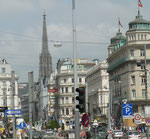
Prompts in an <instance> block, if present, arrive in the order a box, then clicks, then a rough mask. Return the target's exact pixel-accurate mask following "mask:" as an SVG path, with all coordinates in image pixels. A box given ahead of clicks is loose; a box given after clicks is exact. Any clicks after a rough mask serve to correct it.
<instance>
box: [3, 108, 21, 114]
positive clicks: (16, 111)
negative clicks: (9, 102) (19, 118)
mask: <svg viewBox="0 0 150 139" xmlns="http://www.w3.org/2000/svg"><path fill="white" fill-rule="evenodd" d="M5 114H6V115H21V114H22V110H21V109H14V110H5Z"/></svg>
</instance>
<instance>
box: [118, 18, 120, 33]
mask: <svg viewBox="0 0 150 139" xmlns="http://www.w3.org/2000/svg"><path fill="white" fill-rule="evenodd" d="M119 22H120V19H119V17H118V32H120V24H119Z"/></svg>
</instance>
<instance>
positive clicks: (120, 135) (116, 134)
mask: <svg viewBox="0 0 150 139" xmlns="http://www.w3.org/2000/svg"><path fill="white" fill-rule="evenodd" d="M112 137H113V138H123V131H121V130H114V131H113V133H112Z"/></svg>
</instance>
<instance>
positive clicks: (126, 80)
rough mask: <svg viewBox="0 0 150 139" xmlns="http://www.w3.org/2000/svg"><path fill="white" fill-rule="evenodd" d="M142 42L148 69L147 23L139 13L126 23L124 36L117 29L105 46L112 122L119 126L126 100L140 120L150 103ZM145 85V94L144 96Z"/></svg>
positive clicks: (149, 28) (149, 37) (149, 39)
mask: <svg viewBox="0 0 150 139" xmlns="http://www.w3.org/2000/svg"><path fill="white" fill-rule="evenodd" d="M144 45H146V61H147V71H149V69H150V22H149V21H146V20H144V19H143V17H142V16H141V15H140V14H138V15H137V16H136V18H135V20H133V21H132V22H130V23H129V30H128V31H127V32H126V37H125V36H123V35H122V33H121V32H120V30H119V31H118V33H117V34H116V36H115V37H114V38H112V39H111V44H110V46H109V47H108V54H109V56H108V59H107V60H108V64H109V68H108V73H109V80H110V91H111V98H112V111H111V112H112V115H113V116H114V118H115V120H116V121H115V124H118V125H119V124H120V123H121V122H122V120H121V119H122V104H123V103H124V102H125V101H126V102H127V103H132V105H133V113H141V114H142V118H143V120H144V118H145V117H144V116H145V115H144V106H145V105H150V101H149V99H150V88H149V81H148V78H149V74H148V73H147V72H146V73H147V78H145V77H146V76H145V71H146V70H145V66H144V60H145V51H144ZM139 62H140V64H139ZM146 81H148V82H146ZM147 83H148V85H147ZM146 86H147V87H146ZM146 88H147V92H148V97H146V96H147V94H146Z"/></svg>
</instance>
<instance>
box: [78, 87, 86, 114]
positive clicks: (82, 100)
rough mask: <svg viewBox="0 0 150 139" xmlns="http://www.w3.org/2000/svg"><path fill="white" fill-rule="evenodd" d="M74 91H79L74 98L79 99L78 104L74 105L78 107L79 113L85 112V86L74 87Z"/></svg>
mask: <svg viewBox="0 0 150 139" xmlns="http://www.w3.org/2000/svg"><path fill="white" fill-rule="evenodd" d="M76 92H78V93H79V95H78V96H77V97H76V100H78V101H79V104H78V105H76V108H77V109H79V112H80V113H84V112H85V87H79V88H76Z"/></svg>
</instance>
